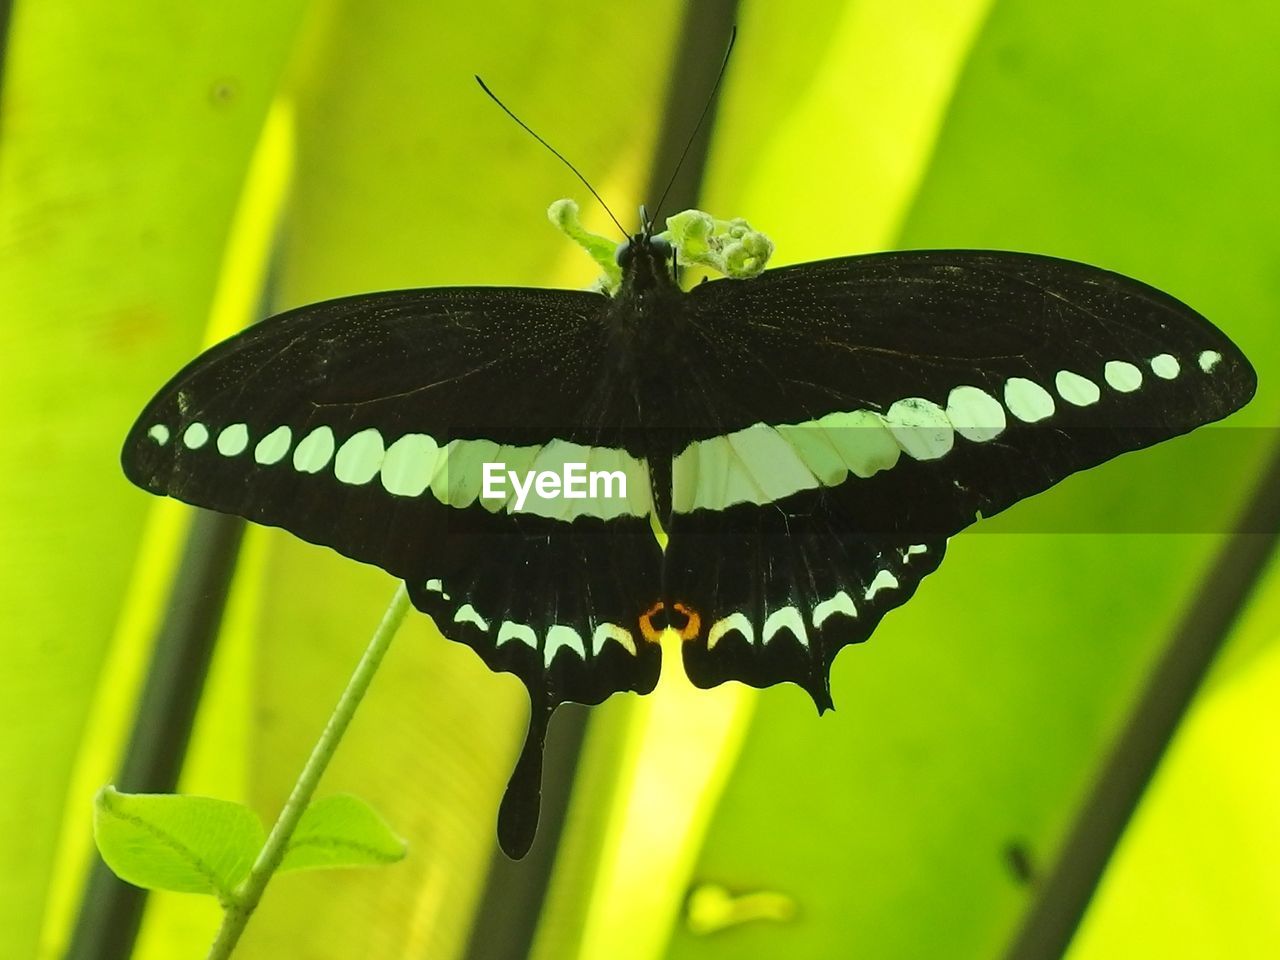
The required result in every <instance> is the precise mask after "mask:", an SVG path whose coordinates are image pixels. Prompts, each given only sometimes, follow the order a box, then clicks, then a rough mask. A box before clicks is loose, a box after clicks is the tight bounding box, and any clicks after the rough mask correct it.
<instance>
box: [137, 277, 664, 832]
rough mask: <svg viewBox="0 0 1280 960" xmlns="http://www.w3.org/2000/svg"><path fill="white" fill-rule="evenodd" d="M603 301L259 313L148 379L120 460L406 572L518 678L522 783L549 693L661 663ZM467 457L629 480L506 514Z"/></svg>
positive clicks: (580, 688)
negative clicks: (523, 702)
mask: <svg viewBox="0 0 1280 960" xmlns="http://www.w3.org/2000/svg"><path fill="white" fill-rule="evenodd" d="M608 302H609V301H608V300H607V299H606V298H605V297H603V296H600V295H598V294H591V293H585V292H573V291H558V290H533V289H518V288H456V289H427V290H406V291H397V292H389V293H375V294H367V295H362V296H356V297H348V298H344V299H341V300H334V301H329V302H327V303H320V304H315V305H312V306H307V307H302V308H299V309H297V310H293V311H290V312H288V313H285V314H282V315H280V316H277V317H273V318H271V319H269V320H266V321H264V322H263V323H261V324H258V325H256V326H254V327H251V328H249V329H248V330H246V331H244V332H243V333H241V334H240V335H239V336H236V337H233V338H232V339H230V340H227V341H225V342H224V343H221V344H219V345H218V346H216V347H214V348H213V349H211V350H209V351H208V352H206V353H205V354H203V355H202V356H200V357H199V358H197V359H196V360H195V361H193V362H192V363H191V364H190V365H188V366H187V367H186V369H184V370H183V371H182V372H180V373H179V374H178V375H177V376H176V377H174V378H173V379H172V380H171V381H170V382H169V384H168V385H166V386H165V387H164V388H163V389H162V390H161V391H160V392H159V393H158V394H157V395H156V397H155V398H154V399H153V400H152V401H151V402H150V403H149V404H148V405H147V407H146V409H145V410H144V411H143V413H142V415H141V416H140V417H139V419H138V421H137V423H136V424H135V426H134V427H133V429H132V430H131V431H130V433H129V436H128V438H127V440H126V442H125V447H124V452H123V455H122V460H123V464H124V469H125V473H126V474H127V475H128V477H129V479H130V480H132V481H133V482H134V483H136V484H138V485H139V486H141V487H143V488H144V489H146V490H149V491H151V492H153V493H157V494H164V495H167V496H172V497H176V498H177V499H180V500H184V501H186V502H187V503H192V504H196V505H198V506H202V507H209V508H211V509H214V510H220V511H223V512H226V513H233V514H238V515H240V516H242V517H245V518H247V519H249V520H253V521H255V522H257V523H263V524H268V525H272V526H278V527H283V528H285V529H287V530H289V531H290V532H292V533H294V534H296V535H298V536H300V537H302V538H303V539H305V540H309V541H311V542H313V543H318V544H324V545H326V546H329V547H332V548H334V549H335V550H337V551H339V552H340V553H343V554H345V555H346V556H349V557H352V558H354V559H356V560H361V561H364V562H366V563H373V564H376V565H378V566H380V567H382V568H383V569H385V570H387V571H388V572H389V573H391V574H393V575H394V576H396V577H399V578H401V579H403V580H405V582H406V583H407V585H408V589H409V594H410V597H411V598H412V600H413V603H414V604H415V606H417V607H418V608H419V609H420V610H423V611H425V612H426V613H429V614H430V615H431V616H432V617H433V618H434V619H435V621H436V622H437V624H438V625H439V627H440V630H441V631H442V632H443V633H444V634H445V635H446V636H448V637H450V638H451V639H455V640H458V641H461V642H464V643H466V644H468V645H469V646H471V647H472V648H473V649H475V651H476V652H477V653H478V654H479V655H480V656H481V658H483V659H484V661H485V663H487V664H488V665H489V666H490V667H491V668H492V669H494V670H505V671H508V672H511V673H513V674H515V675H516V676H518V677H519V678H520V679H521V680H522V681H523V682H524V684H525V686H526V687H527V688H528V690H529V695H530V699H531V701H532V705H533V716H532V721H531V732H530V746H529V748H528V749H527V750H526V753H525V757H524V759H522V761H521V767H520V770H519V771H518V774H519V776H518V778H517V779H521V778H523V781H524V783H525V790H526V792H527V791H528V790H530V789H532V788H533V787H535V786H536V780H537V777H536V772H537V770H536V768H537V764H538V756H539V754H540V748H541V737H542V731H543V730H544V729H545V724H546V720H547V717H548V715H549V713H550V711H551V710H552V709H554V707H555V706H556V705H557V704H559V703H561V702H563V701H565V700H574V701H579V702H584V703H597V702H599V701H600V700H603V699H604V698H605V697H607V696H609V695H610V694H611V693H613V692H615V691H620V690H636V691H640V692H647V691H649V690H650V689H652V688H653V686H654V684H655V683H656V682H657V677H658V672H659V661H660V653H659V650H658V648H657V647H656V646H653V645H651V644H648V643H645V642H644V641H643V637H642V635H641V633H640V632H639V630H638V629H637V622H638V618H639V617H640V615H641V614H642V613H643V612H644V609H645V608H646V607H647V606H648V605H649V604H650V603H651V601H652V597H653V596H654V595H655V593H656V591H657V589H658V586H657V583H658V576H659V562H660V554H659V549H658V547H657V544H656V542H655V541H654V538H653V536H652V533H651V530H650V524H649V517H648V514H649V510H650V489H649V478H648V470H647V467H646V465H645V463H644V461H643V460H641V459H639V458H638V457H636V456H634V455H632V453H630V452H628V450H629V448H634V442H635V441H634V434H635V431H634V424H633V423H632V422H631V421H629V420H628V416H629V413H628V411H629V409H631V408H629V407H628V405H627V404H626V402H625V400H626V397H625V396H621V395H620V394H619V392H618V391H619V387H618V384H617V382H616V380H615V378H612V377H609V376H608V375H607V372H606V371H604V370H602V367H601V363H600V357H601V355H602V352H603V351H605V350H606V348H607V344H606V342H605V339H606V338H605V332H606V331H605V324H604V312H605V310H606V308H607V305H608ZM484 462H493V463H498V462H501V463H505V464H506V466H507V467H508V468H509V469H511V470H516V471H517V472H523V471H526V470H548V471H560V470H562V469H563V467H564V465H565V464H566V463H569V462H584V463H585V464H586V465H587V469H589V470H606V471H613V472H616V473H621V474H623V475H625V477H626V481H627V487H628V491H627V492H628V496H627V499H625V500H622V499H613V500H600V499H589V500H571V499H563V500H552V499H546V500H540V499H539V498H538V497H537V496H536V494H534V495H532V496H531V497H530V502H529V503H527V504H526V510H525V511H524V512H516V511H515V509H514V497H513V496H511V495H510V494H511V491H512V485H511V483H510V482H509V479H508V481H507V482H506V484H505V487H504V490H505V492H506V493H507V494H508V495H507V496H505V497H498V498H490V499H484V498H483V497H482V493H483V492H484V491H483V489H482V485H483V473H482V470H481V465H482V463H484ZM504 479H505V478H504ZM316 589H318V590H319V589H323V586H322V585H319V584H317V586H316ZM535 748H536V749H535ZM526 799H527V798H526ZM517 806H519V805H517ZM528 806H529V805H528V804H524V805H523V807H522V809H520V810H514V812H510V813H509V814H507V815H506V816H504V825H503V827H502V828H501V829H502V831H503V833H504V836H503V841H504V846H505V847H506V848H507V849H508V850H514V851H517V852H518V851H519V849H520V848H521V846H523V845H525V844H526V843H527V840H528V839H529V838H531V836H532V822H531V821H530V817H529V816H528V810H527V807H528ZM533 816H534V817H536V811H535V812H534V813H533Z"/></svg>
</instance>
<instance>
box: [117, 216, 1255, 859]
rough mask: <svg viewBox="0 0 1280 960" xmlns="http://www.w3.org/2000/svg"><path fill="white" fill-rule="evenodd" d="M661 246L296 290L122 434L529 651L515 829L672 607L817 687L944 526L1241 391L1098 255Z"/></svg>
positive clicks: (509, 648)
mask: <svg viewBox="0 0 1280 960" xmlns="http://www.w3.org/2000/svg"><path fill="white" fill-rule="evenodd" d="M673 219H674V218H673ZM673 261H674V258H673V252H672V245H671V244H670V243H668V242H667V241H666V239H665V238H663V237H655V236H653V235H652V234H651V233H650V232H649V231H648V230H643V231H641V232H640V233H639V234H637V235H635V236H633V237H631V238H630V240H629V241H628V242H626V243H625V244H624V245H623V246H622V247H621V248H619V256H618V264H619V266H620V273H619V275H618V283H617V285H616V290H614V291H613V293H612V294H609V293H604V292H586V291H573V290H551V289H528V288H510V287H507V288H503V287H491V288H490V287H452V288H448V287H446V288H433V289H419V290H399V291H392V292H385V293H369V294H361V295H358V296H352V297H346V298H343V299H338V300H330V301H327V302H324V303H318V304H313V305H311V306H305V307H301V308H299V309H296V310H290V311H288V312H287V313H283V314H280V315H279V316H276V317H272V318H271V319H269V320H266V321H264V322H262V323H260V324H258V325H256V326H253V327H251V328H249V329H247V330H245V331H244V332H243V333H240V334H239V335H237V336H235V337H232V338H231V339H229V340H227V341H225V342H223V343H221V344H219V345H217V346H215V347H214V348H212V349H211V350H209V351H207V352H206V353H204V354H203V355H201V356H200V357H198V358H197V359H196V360H194V361H193V362H192V363H190V364H189V365H188V366H187V367H186V368H185V369H183V370H182V371H181V372H179V373H178V374H177V375H176V376H175V377H174V378H173V379H172V380H170V381H169V383H168V384H167V385H166V386H165V387H164V388H163V389H161V390H160V392H159V393H158V394H157V395H156V396H155V398H154V399H153V400H152V401H151V402H150V403H149V404H147V406H146V408H145V410H144V411H143V412H142V415H141V416H140V417H139V419H138V421H137V423H136V425H135V426H134V427H133V429H132V430H131V431H130V433H129V436H128V439H127V440H126V442H125V446H124V452H123V464H124V470H125V472H126V474H127V475H128V477H129V479H130V480H132V481H133V482H134V483H136V484H138V485H139V486H141V487H143V488H144V489H146V490H149V491H151V492H152V493H157V494H164V495H167V496H171V497H176V498H178V499H179V500H183V501H186V502H187V503H192V504H197V505H199V506H202V507H209V508H212V509H214V510H220V511H224V512H227V513H232V514H238V515H239V516H242V517H245V518H247V519H249V520H253V521H255V522H257V523H263V524H269V525H272V526H278V527H283V528H285V529H286V530H289V531H291V532H292V533H294V534H296V535H298V536H299V537H302V538H303V539H306V540H308V541H311V542H313V543H317V544H323V545H326V546H329V547H332V548H333V549H335V550H337V551H339V552H340V553H342V554H345V555H346V556H348V557H352V558H354V559H356V560H360V561H364V562H366V563H372V564H376V565H377V566H379V567H382V568H383V569H384V570H386V571H388V572H389V573H391V574H392V575H394V576H395V577H398V578H401V579H403V580H404V581H405V582H406V583H407V585H408V590H409V594H410V597H411V599H412V601H413V603H414V605H415V606H416V607H417V608H418V609H419V610H421V611H423V612H424V613H427V614H428V615H430V616H431V617H432V618H433V619H434V620H435V622H436V624H437V625H438V626H439V628H440V630H441V631H442V632H443V633H444V634H445V635H446V636H447V637H449V638H451V639H453V640H456V641H459V642H461V643H465V644H467V645H468V646H470V647H471V648H472V649H473V650H475V652H476V653H477V654H479V656H480V657H481V658H482V659H483V660H484V662H485V663H486V664H488V666H489V667H490V668H491V669H493V670H500V671H508V672H510V673H513V674H515V675H516V676H517V677H519V678H520V680H521V681H523V683H524V685H525V686H526V687H527V688H528V691H529V697H530V700H531V702H532V711H531V720H530V724H529V732H528V736H527V740H526V743H525V747H524V750H523V753H522V755H521V757H520V759H519V761H518V763H517V766H516V769H515V772H514V774H513V776H512V781H511V785H510V786H509V787H508V790H507V795H506V797H505V798H504V800H503V804H502V808H501V812H500V816H499V831H498V832H499V838H500V841H501V843H502V846H503V849H504V850H506V851H507V852H508V854H510V855H513V856H521V855H523V853H524V852H525V850H527V848H528V846H529V844H530V843H531V842H532V838H533V833H534V830H535V828H536V823H537V809H538V796H539V782H540V774H541V757H542V745H543V740H544V736H545V731H546V725H547V721H548V719H549V717H550V715H551V713H552V711H553V710H554V709H555V708H556V706H557V705H559V704H560V703H563V702H565V701H569V700H572V701H577V702H580V703H588V704H594V703H599V702H600V701H602V700H604V699H605V698H606V697H608V696H610V695H611V694H613V693H616V692H618V691H625V690H632V691H636V692H638V693H647V692H648V691H650V690H652V689H653V687H654V685H655V684H656V682H657V679H658V673H659V663H660V659H661V652H660V647H659V645H658V643H657V642H656V640H657V638H658V636H659V635H660V633H661V631H662V630H663V629H671V630H674V631H676V632H677V633H678V634H679V636H680V637H681V638H682V639H683V641H684V642H683V646H682V649H683V658H684V667H685V670H686V671H687V673H688V675H689V677H690V678H691V679H692V681H693V682H694V683H695V684H697V685H698V686H701V687H711V686H714V685H716V684H719V683H723V682H724V681H726V680H739V681H742V682H745V683H748V684H751V685H753V686H757V687H764V686H768V685H770V684H775V683H780V682H782V681H791V682H793V683H796V684H799V685H800V686H801V687H803V688H804V689H805V690H807V691H808V693H809V694H810V696H812V698H813V700H814V702H815V703H816V704H817V706H818V709H819V710H820V711H821V710H825V709H826V708H828V707H830V706H831V698H830V692H829V674H830V670H831V663H832V660H833V659H834V658H835V656H836V654H837V653H838V652H839V651H840V649H841V648H842V647H844V646H845V645H847V644H851V643H859V642H861V641H863V640H866V639H867V638H868V637H869V636H870V635H871V633H872V631H873V630H874V629H875V627H876V625H877V624H878V623H879V621H880V619H881V617H883V616H884V615H885V613H886V612H887V611H889V610H891V609H893V608H894V607H897V606H899V605H900V604H902V603H904V602H905V601H906V600H907V599H908V598H909V597H910V596H911V595H912V593H913V592H914V591H915V589H916V587H917V585H918V584H919V583H920V581H921V579H922V578H923V577H925V576H926V575H928V574H929V573H930V572H931V571H933V570H934V569H936V568H937V566H938V564H939V562H940V561H941V560H942V556H943V551H944V549H945V547H946V543H947V538H948V537H950V536H952V535H953V534H955V533H957V532H958V531H960V530H961V529H963V528H965V527H966V526H968V525H969V524H971V523H973V522H974V520H975V518H978V517H980V516H981V517H989V516H991V515H992V514H995V513H998V512H999V511H1001V510H1003V509H1005V508H1006V507H1008V506H1010V505H1011V504H1013V503H1015V502H1017V501H1018V500H1021V499H1022V498H1024V497H1027V496H1030V495H1031V494H1034V493H1038V492H1039V491H1042V490H1044V489H1046V488H1048V487H1050V486H1052V485H1053V484H1055V483H1057V482H1058V481H1059V480H1061V479H1063V478H1064V477H1066V476H1067V475H1069V474H1071V473H1074V472H1075V471H1078V470H1083V469H1086V468H1088V467H1092V466H1094V465H1096V464H1099V463H1102V462H1103V461H1105V460H1109V459H1111V458H1112V457H1115V456H1116V455H1118V454H1121V453H1124V452H1126V451H1129V450H1135V449H1138V448H1141V447H1146V446H1149V445H1150V444H1153V443H1156V442H1159V441H1161V440H1165V439H1168V438H1170V437H1174V436H1177V435H1179V434H1183V433H1186V432H1187V431H1189V430H1192V429H1194V428H1196V427H1198V426H1200V425H1202V424H1205V423H1208V422H1210V421H1214V420H1218V419H1220V418H1222V417H1225V416H1226V415H1228V414H1229V413H1231V412H1232V411H1234V410H1236V409H1238V408H1239V407H1240V406H1242V405H1243V404H1244V403H1246V402H1247V401H1248V400H1249V398H1250V397H1251V396H1252V395H1253V392H1254V387H1255V376H1254V372H1253V369H1252V368H1251V366H1250V365H1249V362H1248V361H1247V360H1246V359H1245V357H1244V356H1243V355H1242V353H1241V352H1240V350H1238V349H1237V348H1236V346H1235V345H1234V344H1233V343H1232V342H1231V341H1230V340H1229V339H1228V338H1227V337H1226V336H1225V335H1224V334H1223V333H1222V332H1220V331H1219V330H1217V329H1216V328H1215V327H1214V326H1212V325H1211V324H1210V323H1209V322H1208V321H1207V320H1205V318H1204V317H1202V316H1200V315H1199V314H1198V313H1196V312H1195V311H1194V310H1192V309H1191V308H1190V307H1188V306H1186V305H1185V304H1183V303H1180V302H1179V301H1178V300H1175V299H1174V298H1173V297H1171V296H1168V295H1166V294H1164V293H1161V292H1160V291H1158V290H1155V289H1153V288H1151V287H1149V286H1147V285H1146V284H1143V283H1141V282H1139V281H1137V280H1132V279H1129V278H1127V277H1123V276H1120V275H1118V274H1115V273H1112V272H1109V271H1107V270H1103V269H1099V268H1097V267H1092V266H1086V265H1084V264H1081V263H1074V262H1070V261H1067V260H1059V259H1054V258H1052V257H1047V256H1036V255H1031V254H1024V253H1006V252H997V251H981V250H932V251H903V252H893V253H877V254H871V255H867V256H855V257H844V258H840V259H835V260H825V261H820V262H816V263H804V264H799V265H796V266H789V267H783V268H780V269H774V270H768V271H765V272H763V273H762V274H760V275H759V276H757V277H755V278H754V279H747V280H738V279H719V280H713V281H709V282H704V283H702V284H701V285H698V286H695V287H694V288H693V289H691V290H688V291H685V290H683V289H682V288H681V287H680V285H679V284H678V282H677V279H676V268H675V264H674V262H673ZM486 463H492V464H502V465H504V468H505V469H509V470H511V471H513V472H515V473H516V474H517V475H523V474H526V473H530V472H532V473H538V472H543V473H553V474H554V473H559V474H561V475H563V476H566V477H567V476H568V474H566V473H565V469H566V466H567V465H570V464H577V465H580V467H581V468H583V469H584V470H585V473H584V474H582V475H586V476H590V475H593V474H594V475H598V476H600V477H603V478H606V479H607V480H608V481H609V483H608V485H609V486H611V487H612V488H613V489H611V490H608V491H605V490H598V491H596V495H595V496H592V495H590V493H591V491H589V490H588V491H587V493H588V495H586V496H584V497H581V498H574V497H567V496H554V495H550V494H548V495H546V496H540V495H539V491H537V490H533V491H532V492H530V493H529V495H528V496H527V497H526V498H525V500H524V501H523V502H521V503H520V504H519V505H517V499H518V498H517V496H516V493H515V491H514V490H512V488H511V486H510V485H506V486H505V487H504V492H503V493H501V494H495V495H494V496H489V497H485V496H483V495H482V494H484V493H485V492H486V491H485V489H484V475H483V474H484V466H483V465H484V464H486ZM603 485H604V484H602V486H603ZM622 488H625V494H624V493H623V492H622ZM548 489H549V488H548ZM564 489H566V490H567V487H566V488H564ZM489 492H490V493H494V491H493V490H490V491H489ZM517 506H519V509H518V508H517ZM655 527H656V528H660V529H661V530H662V531H663V532H664V533H665V546H664V545H663V542H662V541H660V539H659V538H658V537H657V536H655Z"/></svg>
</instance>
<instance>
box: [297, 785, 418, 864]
mask: <svg viewBox="0 0 1280 960" xmlns="http://www.w3.org/2000/svg"><path fill="white" fill-rule="evenodd" d="M406 849H407V848H406V846H405V842H404V841H403V840H401V839H400V838H399V837H398V836H396V835H395V833H393V832H392V830H391V827H390V826H388V825H387V821H385V820H383V819H382V816H381V814H379V813H378V811H376V810H374V809H373V807H371V806H369V805H368V804H367V803H365V802H364V801H363V800H361V799H360V798H359V797H353V796H351V795H350V794H346V793H343V794H338V795H336V796H332V797H325V798H324V799H323V800H317V801H316V802H315V803H313V804H311V806H309V807H308V808H307V811H306V813H304V814H303V815H302V819H301V820H299V821H298V828H297V830H295V831H294V834H293V839H292V840H290V841H289V845H288V847H286V848H285V854H284V860H282V861H281V862H280V872H283V871H285V870H308V869H313V868H315V867H366V866H373V865H375V864H380V863H395V862H396V861H398V860H403V859H404V855H405V851H406Z"/></svg>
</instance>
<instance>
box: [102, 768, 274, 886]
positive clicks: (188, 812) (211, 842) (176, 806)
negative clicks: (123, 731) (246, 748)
mask: <svg viewBox="0 0 1280 960" xmlns="http://www.w3.org/2000/svg"><path fill="white" fill-rule="evenodd" d="M93 834H94V838H95V839H96V840H97V842H98V850H99V852H100V853H101V854H102V859H103V860H105V861H106V862H107V866H109V867H110V868H111V869H112V871H114V872H115V874H116V876H118V877H120V879H122V880H126V881H128V882H129V883H132V884H134V885H135V886H139V887H146V888H147V889H150V890H174V891H177V892H178V893H208V894H214V895H216V896H217V897H218V899H219V900H222V901H224V902H225V901H227V900H229V899H230V898H231V893H232V891H233V890H234V889H235V888H236V886H237V885H238V884H239V883H240V882H241V881H242V880H244V878H245V877H246V876H248V875H249V869H250V867H252V866H253V860H254V857H256V856H257V855H258V851H259V850H261V849H262V844H263V841H264V840H265V839H266V837H265V834H264V833H263V830H262V824H261V823H260V822H259V821H258V817H257V815H256V814H254V812H253V811H252V810H250V809H249V808H248V807H245V806H243V805H241V804H238V803H232V802H231V801H229V800H214V799H212V798H210V797H190V796H181V795H176V794H148V793H120V792H119V791H118V790H116V789H115V787H110V786H107V787H103V788H102V790H100V791H99V792H98V796H97V800H96V802H95V804H94V822H93Z"/></svg>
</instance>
